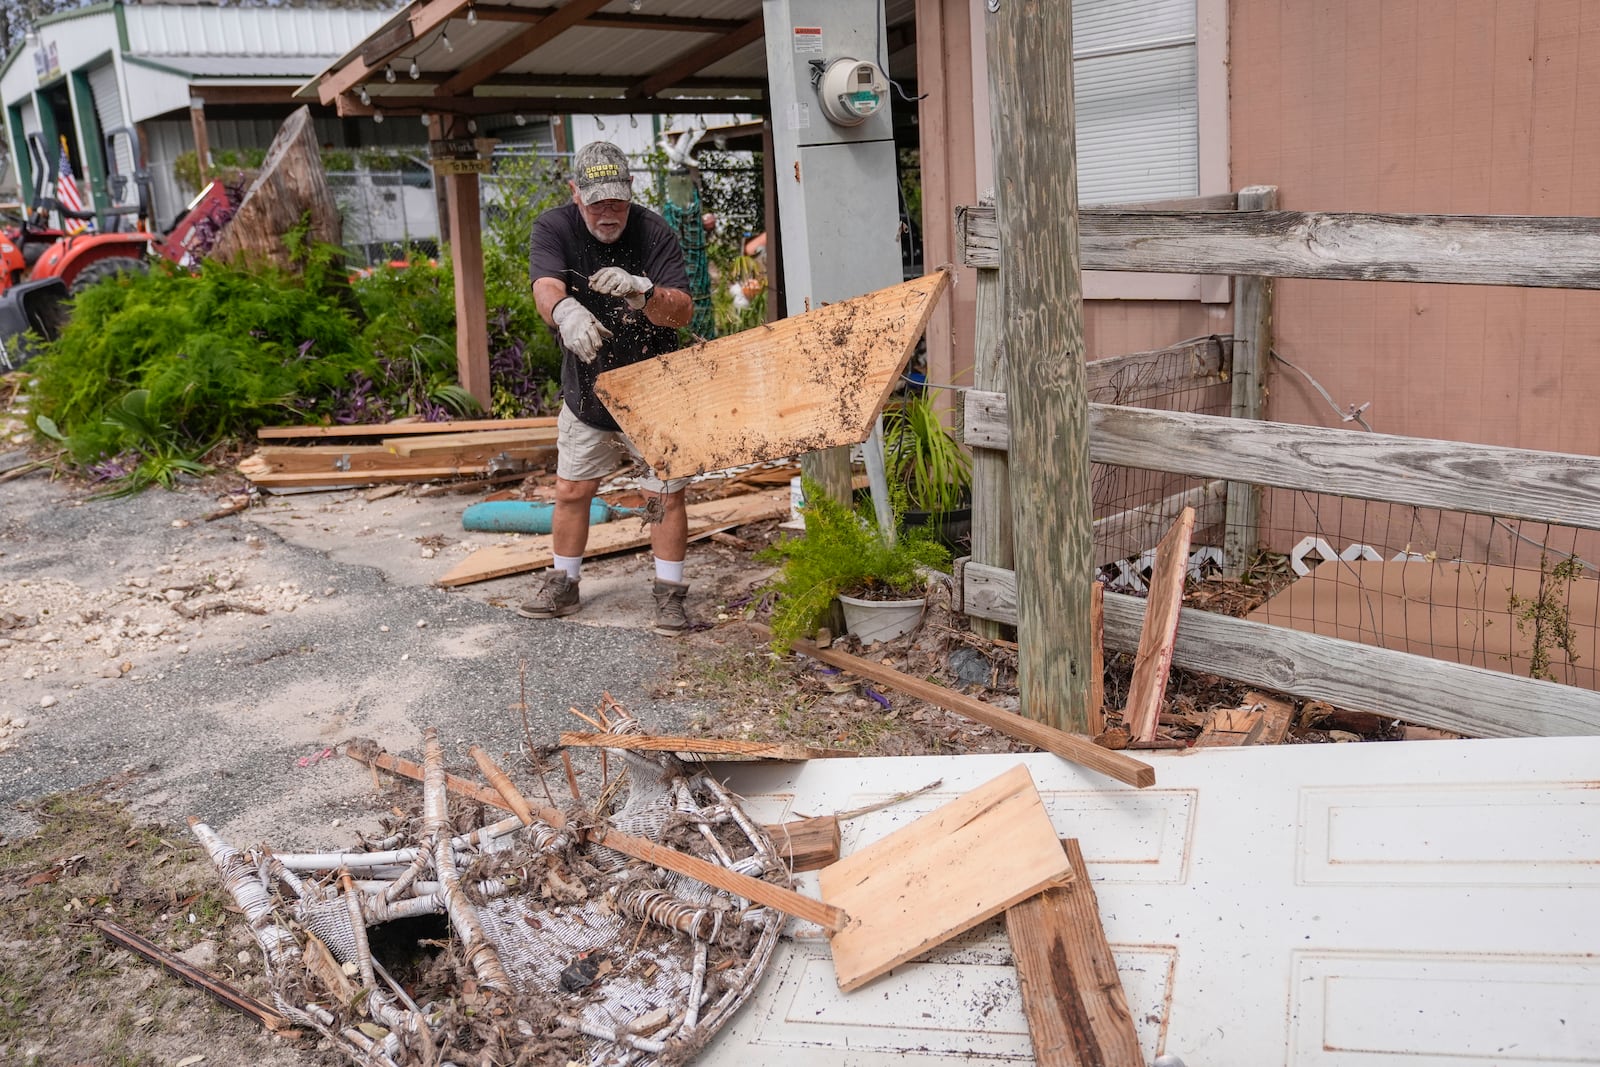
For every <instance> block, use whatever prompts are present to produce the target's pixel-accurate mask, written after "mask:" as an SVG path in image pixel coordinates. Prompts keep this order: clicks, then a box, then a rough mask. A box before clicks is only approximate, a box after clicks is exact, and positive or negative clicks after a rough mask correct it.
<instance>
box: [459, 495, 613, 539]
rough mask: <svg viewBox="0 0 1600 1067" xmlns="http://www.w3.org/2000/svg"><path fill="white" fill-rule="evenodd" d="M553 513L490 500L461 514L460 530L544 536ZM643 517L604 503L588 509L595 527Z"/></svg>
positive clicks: (535, 506)
mask: <svg viewBox="0 0 1600 1067" xmlns="http://www.w3.org/2000/svg"><path fill="white" fill-rule="evenodd" d="M555 513H556V506H555V505H554V504H536V503H534V502H532V501H529V500H491V501H488V502H487V503H483V504H474V505H472V506H471V507H470V508H468V509H467V510H466V511H464V512H462V514H461V527H462V529H466V530H484V531H488V532H490V533H533V534H547V533H549V532H550V529H551V522H552V520H553V519H554V518H555ZM642 514H644V509H643V508H618V507H612V506H611V505H610V504H607V503H606V502H605V501H604V500H595V501H593V502H591V503H590V505H589V522H590V523H591V524H596V525H597V524H599V523H602V522H610V521H611V520H612V519H620V518H622V517H624V516H627V515H642Z"/></svg>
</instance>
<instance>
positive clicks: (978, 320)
mask: <svg viewBox="0 0 1600 1067" xmlns="http://www.w3.org/2000/svg"><path fill="white" fill-rule="evenodd" d="M976 274H977V276H978V285H977V289H978V292H977V304H976V308H975V312H974V326H973V360H974V363H973V368H972V385H973V388H975V389H983V390H990V391H994V392H997V393H1002V394H1003V393H1004V391H1005V387H1006V374H1007V371H1006V353H1005V346H1004V345H1003V344H1002V343H1001V342H1002V340H1003V336H1002V333H1003V332H1002V330H1001V328H1000V272H999V271H997V270H980V271H977V272H976ZM962 414H963V415H965V412H964V411H963V412H962ZM962 421H964V420H962ZM972 516H973V523H972V558H973V559H975V560H977V561H978V562H979V563H987V564H990V565H991V566H995V567H1004V568H1006V569H1008V570H1009V569H1010V568H1011V567H1013V566H1014V565H1015V558H1016V557H1015V555H1014V554H1013V548H1012V541H1011V474H1010V470H1009V461H1008V459H1007V457H1006V453H1004V452H1002V451H998V450H996V449H991V448H974V449H973V450H972ZM973 628H974V631H975V632H976V633H978V634H979V635H980V636H982V637H988V638H995V637H999V636H1000V626H999V624H998V623H995V622H993V621H991V620H988V619H979V620H975V624H974V627H973ZM1091 703H1092V701H1091ZM1086 732H1087V731H1086ZM1094 732H1095V733H1098V732H1099V731H1094Z"/></svg>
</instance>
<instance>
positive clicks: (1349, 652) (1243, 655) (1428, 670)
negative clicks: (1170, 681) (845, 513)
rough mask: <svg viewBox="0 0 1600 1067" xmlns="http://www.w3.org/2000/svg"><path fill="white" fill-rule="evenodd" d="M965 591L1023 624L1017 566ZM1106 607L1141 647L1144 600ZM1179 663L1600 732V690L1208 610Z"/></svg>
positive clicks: (1539, 728) (1375, 707)
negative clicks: (1019, 615) (1018, 609)
mask: <svg viewBox="0 0 1600 1067" xmlns="http://www.w3.org/2000/svg"><path fill="white" fill-rule="evenodd" d="M958 588H960V590H961V610H962V611H964V612H966V613H967V614H969V615H977V616H979V617H981V618H986V619H994V620H996V621H997V622H1005V623H1012V622H1014V621H1015V620H1016V617H1017V616H1016V591H1015V590H1016V577H1015V575H1013V574H1012V573H1011V572H1010V571H1002V570H999V569H997V568H994V567H985V566H983V565H981V564H977V563H968V564H966V565H965V567H964V568H963V569H962V575H961V577H960V580H959V582H958ZM1105 610H1106V647H1108V648H1115V649H1118V650H1120V651H1124V652H1129V651H1132V650H1134V649H1135V648H1137V647H1138V645H1139V633H1140V629H1141V627H1142V625H1143V621H1144V601H1143V600H1142V599H1141V598H1139V597H1134V596H1125V595H1123V594H1119V593H1107V594H1106V609H1105ZM1172 663H1173V665H1174V666H1176V667H1182V668H1185V669H1186V670H1195V671H1204V672H1206V673H1207V674H1217V675H1221V676H1222V677H1224V678H1232V679H1234V680H1235V681H1240V682H1245V683H1247V684H1249V685H1259V686H1262V687H1263V688H1266V689H1271V690H1273V691H1274V692H1279V693H1293V694H1294V695H1296V696H1301V697H1310V698H1311V699H1314V700H1326V701H1328V702H1329V703H1330V704H1333V705H1335V706H1337V707H1341V708H1352V709H1357V710H1363V711H1371V712H1375V713H1377V714H1379V715H1383V716H1387V717H1392V718H1395V719H1401V720H1404V721H1405V722H1410V723H1416V724H1418V725H1421V726H1436V727H1438V728H1439V729H1442V730H1451V731H1453V732H1455V733H1458V734H1463V735H1465V736H1468V737H1567V736H1577V735H1589V734H1600V693H1596V692H1592V691H1590V690H1588V689H1579V688H1577V687H1575V686H1567V685H1559V684H1557V683H1555V682H1546V681H1542V680H1539V679H1532V678H1523V677H1520V676H1518V675H1515V674H1506V673H1502V672H1500V671H1491V670H1486V669H1484V668H1482V667H1469V666H1466V665H1464V664H1460V663H1451V662H1448V661H1445V660H1436V659H1429V658H1427V657H1426V656H1416V655H1412V654H1410V653H1408V652H1394V651H1391V650H1389V649H1386V648H1377V647H1374V646H1372V645H1362V644H1357V643H1356V642H1354V641H1344V640H1341V639H1339V638H1336V637H1323V636H1321V635H1319V634H1309V633H1301V632H1299V631H1296V630H1287V629H1284V628H1283V627H1280V626H1269V625H1267V624H1265V623H1259V622H1251V621H1249V620H1247V619H1231V618H1229V617H1227V616H1226V615H1217V614H1214V613H1212V612H1208V611H1186V612H1184V613H1183V617H1182V618H1181V619H1180V620H1179V621H1178V641H1177V644H1176V645H1175V646H1174V647H1173V650H1172Z"/></svg>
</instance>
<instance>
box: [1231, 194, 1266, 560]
mask: <svg viewBox="0 0 1600 1067" xmlns="http://www.w3.org/2000/svg"><path fill="white" fill-rule="evenodd" d="M1277 207H1278V189H1277V186H1273V185H1252V186H1250V187H1249V188H1247V189H1241V190H1239V210H1240V211H1275V210H1277ZM1271 363H1272V279H1271V278H1268V277H1262V276H1259V275H1239V276H1237V277H1235V278H1234V279H1233V417H1234V418H1236V419H1260V418H1262V417H1263V416H1264V414H1265V412H1264V408H1265V406H1266V391H1267V370H1268V369H1269V367H1270V366H1271ZM1260 548H1261V487H1260V486H1256V485H1251V484H1250V483H1248V482H1229V483H1228V503H1227V510H1226V513H1225V518H1224V520H1223V534H1222V573H1223V576H1224V577H1227V578H1237V577H1239V576H1240V575H1241V574H1243V573H1244V572H1245V569H1246V568H1248V567H1249V566H1250V561H1251V560H1253V559H1254V558H1255V556H1256V553H1257V552H1258V551H1259V550H1260Z"/></svg>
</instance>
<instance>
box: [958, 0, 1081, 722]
mask: <svg viewBox="0 0 1600 1067" xmlns="http://www.w3.org/2000/svg"><path fill="white" fill-rule="evenodd" d="M984 4H985V7H986V9H987V11H988V15H987V21H986V25H987V45H988V59H989V100H990V115H991V118H992V121H993V128H994V168H995V213H996V215H997V216H998V219H999V229H1000V278H1001V291H1002V296H1001V314H1000V319H1001V338H1002V343H1003V344H1004V346H1005V349H1004V351H1005V355H1006V367H1007V371H1006V384H1007V393H1008V397H1007V404H1008V406H1009V410H1010V415H1011V449H1010V455H1009V460H1010V471H1011V516H1012V528H1013V530H1014V531H1015V534H1016V572H1017V642H1018V645H1019V646H1020V647H1019V651H1018V657H1017V658H1018V680H1017V681H1018V687H1019V689H1020V690H1021V696H1022V714H1024V715H1026V716H1028V717H1029V718H1031V719H1037V720H1039V721H1040V722H1046V723H1049V724H1050V725H1052V726H1056V727H1058V728H1060V729H1063V730H1067V731H1073V732H1078V733H1082V732H1085V731H1086V730H1087V729H1088V706H1089V690H1090V682H1091V678H1090V675H1091V670H1092V668H1091V662H1092V657H1091V654H1090V653H1091V646H1092V642H1091V639H1090V621H1089V611H1090V590H1089V583H1090V581H1091V579H1092V577H1093V575H1092V571H1093V563H1094V522H1093V506H1092V503H1091V498H1090V491H1089V403H1088V397H1087V396H1086V394H1085V392H1084V366H1083V362H1084V353H1083V278H1082V275H1081V273H1080V271H1079V254H1078V175H1077V158H1076V157H1077V150H1076V148H1075V146H1074V125H1075V124H1074V120H1073V110H1072V108H1073V101H1072V7H1071V5H1070V4H1066V3H1059V4H1041V3H1037V2H1035V0H984Z"/></svg>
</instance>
